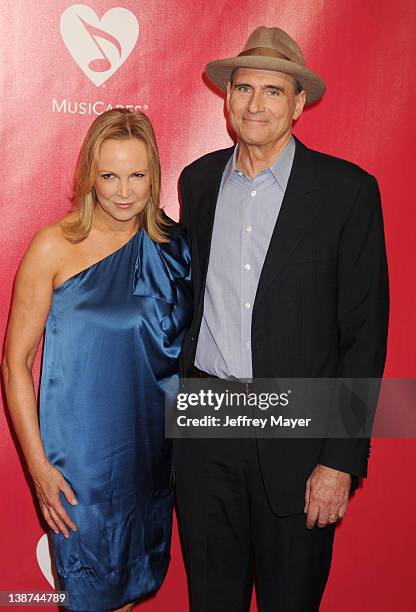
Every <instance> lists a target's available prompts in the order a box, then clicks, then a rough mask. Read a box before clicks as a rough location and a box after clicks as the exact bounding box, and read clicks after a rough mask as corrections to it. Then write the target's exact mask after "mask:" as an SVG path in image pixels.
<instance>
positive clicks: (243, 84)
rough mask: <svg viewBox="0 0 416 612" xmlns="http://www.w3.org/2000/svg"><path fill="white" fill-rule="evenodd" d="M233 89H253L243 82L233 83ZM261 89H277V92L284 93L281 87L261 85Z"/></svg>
mask: <svg viewBox="0 0 416 612" xmlns="http://www.w3.org/2000/svg"><path fill="white" fill-rule="evenodd" d="M233 85H234V87H253V85H251V84H250V83H244V82H243V81H234V83H233ZM262 89H277V90H278V91H282V92H285V91H286V89H285V88H284V87H283V86H282V85H262Z"/></svg>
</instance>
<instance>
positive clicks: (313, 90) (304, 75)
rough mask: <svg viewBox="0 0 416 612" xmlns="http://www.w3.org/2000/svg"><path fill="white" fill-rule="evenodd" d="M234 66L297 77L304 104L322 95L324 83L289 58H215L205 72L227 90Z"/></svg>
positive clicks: (256, 56)
mask: <svg viewBox="0 0 416 612" xmlns="http://www.w3.org/2000/svg"><path fill="white" fill-rule="evenodd" d="M236 68H256V69H258V70H274V71H276V72H284V73H285V74H289V75H291V76H293V77H294V78H295V79H297V80H298V81H299V83H300V85H301V86H302V89H304V90H305V92H306V105H308V104H312V103H313V102H316V101H317V100H319V99H320V98H322V96H323V95H324V93H325V91H326V85H325V83H324V81H323V80H322V79H321V78H320V77H319V76H318V75H317V74H315V73H314V72H312V70H308V68H305V67H304V66H301V65H300V64H295V63H294V62H291V61H289V60H285V59H279V58H275V57H265V56H259V55H246V56H240V57H231V58H229V59H223V60H216V61H214V62H210V63H209V64H207V66H206V68H205V72H206V74H207V76H208V78H209V80H210V81H211V82H212V83H213V84H214V85H216V86H217V87H218V88H219V89H220V90H221V91H223V92H226V91H227V83H228V81H229V80H230V79H231V74H232V72H233V70H235V69H236Z"/></svg>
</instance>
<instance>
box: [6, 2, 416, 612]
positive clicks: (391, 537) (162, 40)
mask: <svg viewBox="0 0 416 612" xmlns="http://www.w3.org/2000/svg"><path fill="white" fill-rule="evenodd" d="M259 25H267V26H279V27H281V28H283V29H284V30H286V31H287V32H289V34H290V35H291V36H293V37H294V38H295V40H297V41H298V43H299V44H300V46H301V48H302V50H303V51H304V54H305V56H306V63H307V65H308V66H309V67H310V68H311V69H312V70H315V71H316V72H317V73H318V74H319V75H320V76H322V77H323V79H324V80H325V81H326V83H327V85H328V90H327V93H326V95H325V96H324V98H323V100H322V101H321V102H320V103H318V104H317V105H315V106H313V107H312V108H310V109H307V110H306V111H305V112H304V114H303V116H302V117H301V119H300V121H299V122H298V125H297V126H296V128H295V133H296V135H297V136H298V137H299V138H300V139H301V140H302V141H303V142H304V143H305V144H306V145H308V146H310V147H312V148H315V149H318V150H321V151H325V152H327V153H330V154H333V155H337V156H339V157H343V158H346V159H348V160H351V161H353V162H355V163H357V164H359V165H361V166H362V167H364V168H365V169H367V170H368V171H369V172H371V173H372V174H374V175H375V176H376V177H377V179H378V181H379V184H380V189H381V194H382V201H383V211H384V217H385V229H386V240H387V248H388V257H389V270H390V283H391V322H390V333H389V347H388V362H387V368H386V375H388V376H392V377H398V378H399V377H412V376H416V357H415V354H416V352H415V348H414V347H415V345H416V331H415V330H416V325H415V323H416V321H415V318H416V314H415V313H416V293H415V286H414V277H415V261H416V255H415V249H414V226H415V223H416V211H415V206H414V197H413V191H412V188H411V185H412V178H411V177H412V176H413V159H414V151H413V150H414V141H415V133H414V132H415V129H414V117H413V116H412V111H413V105H414V99H415V97H414V96H415V93H416V92H415V84H414V80H413V65H414V58H415V57H416V36H415V34H416V32H415V30H416V3H415V2H414V0H398V1H397V2H395V3H392V2H389V1H388V0H366V1H364V2H363V1H362V0H273V1H272V0H212V1H210V2H205V1H204V0H159V1H158V2H154V1H153V0H139V1H137V0H124V1H123V2H118V1H117V0H86V1H85V3H84V2H83V3H74V2H69V1H68V0H36V1H35V0H14V2H2V3H1V5H0V36H1V43H0V44H1V67H0V75H1V105H0V112H1V129H2V139H1V145H2V146H1V148H0V157H1V170H2V180H1V189H0V194H1V213H0V214H1V224H0V257H1V259H0V273H1V302H0V308H1V333H2V335H4V330H5V327H6V323H7V317H8V312H9V305H10V297H11V293H12V286H13V279H14V275H15V272H16V269H17V266H18V263H19V260H20V258H21V256H22V254H23V253H24V250H25V248H26V247H27V245H28V243H29V241H30V238H31V236H32V235H33V233H34V232H35V231H36V230H37V229H38V228H40V227H41V226H43V225H45V224H47V223H51V222H53V221H55V220H57V219H58V218H59V217H62V216H63V215H64V214H66V213H67V212H68V210H69V208H70V196H71V184H72V175H73V170H74V165H75V161H76V158H77V155H78V152H79V148H80V145H81V142H82V139H83V137H84V134H85V132H86V130H87V128H88V126H89V125H90V123H91V122H92V121H93V119H94V118H95V117H96V116H97V115H99V114H100V113H102V112H103V111H104V110H106V109H108V108H114V107H116V106H125V107H128V108H132V109H140V110H143V111H144V112H146V113H147V114H148V115H149V117H150V119H151V121H152V122H153V125H154V127H155V131H156V134H157V138H158V143H159V147H160V154H161V160H162V171H163V191H162V203H163V206H164V207H165V210H166V212H167V213H168V214H169V215H170V216H172V217H174V218H176V219H177V218H178V199H177V181H178V176H179V173H180V171H181V169H182V168H183V167H184V166H185V165H186V164H188V163H189V162H191V161H192V160H193V159H195V158H197V157H199V156H200V155H202V154H204V153H206V152H208V151H211V150H214V149H218V148H222V147H226V146H229V145H230V143H231V142H232V140H231V137H230V135H229V133H228V132H227V127H226V121H225V117H224V101H223V98H222V97H221V96H220V95H219V94H218V92H216V91H214V90H213V89H212V88H211V87H210V85H209V84H208V83H207V81H206V80H205V78H204V75H203V70H204V66H205V64H206V63H207V62H208V61H210V60H212V59H218V58H221V57H230V56H232V55H235V54H237V53H238V52H240V51H241V49H242V47H243V45H244V43H245V41H246V39H247V37H248V35H249V34H250V32H251V31H253V30H254V29H255V28H256V27H257V26H259ZM35 370H36V376H37V377H38V375H39V359H37V362H36V368H35ZM3 403H4V394H3ZM0 432H1V441H0V474H1V504H0V529H1V538H0V542H1V544H0V546H1V552H0V557H1V561H0V591H3V590H15V591H28V590H32V591H33V590H36V591H48V590H51V584H53V577H52V572H51V568H50V559H49V554H48V546H47V541H46V536H45V534H44V529H43V526H42V523H41V521H40V518H39V513H38V512H37V510H36V506H35V504H34V500H33V497H32V493H31V489H30V487H29V486H28V476H27V473H26V471H25V469H24V466H23V464H22V460H21V453H20V451H19V449H18V445H17V443H16V439H15V436H14V434H13V433H12V431H11V427H10V420H9V417H8V415H7V410H3V411H2V412H1V414H0ZM415 467H416V444H415V442H414V440H412V439H401V440H397V439H396V440H387V439H383V440H375V441H374V443H373V447H372V456H371V460H370V467H369V478H368V481H366V482H365V483H364V485H363V487H362V488H361V489H360V490H359V491H358V493H357V494H356V495H355V496H354V499H353V500H352V502H351V505H350V509H349V513H348V515H347V517H346V518H345V520H344V521H343V522H342V524H341V525H340V526H339V527H338V530H337V537H336V544H335V554H334V560H333V566H332V574H331V577H330V581H329V584H328V588H327V591H326V594H325V598H324V602H323V604H322V610H323V611H324V612H329V611H335V610H336V612H347V611H348V612H349V611H350V610H352V609H354V610H360V611H361V610H362V611H363V612H364V611H365V612H390V611H393V610H400V612H411V611H414V610H415V609H416V593H415V586H414V551H415V549H416V536H415V530H414V529H413V514H414V509H415V504H416V494H415V490H414V484H412V483H414V472H415ZM16 609H17V607H16ZM41 609H43V607H41ZM44 609H45V610H47V609H48V610H50V609H57V608H55V607H52V608H51V607H46V606H45V607H44ZM141 609H143V610H146V611H149V612H150V611H155V612H166V611H168V610H169V611H170V612H183V611H186V610H187V609H188V603H187V589H186V579H185V573H184V568H183V563H182V557H181V552H180V545H179V538H178V532H177V528H176V525H175V530H174V536H173V548H172V562H171V566H170V569H169V573H168V577H167V579H166V581H165V583H164V585H163V587H162V589H161V590H160V592H159V593H158V595H157V596H156V597H154V598H152V599H150V600H149V601H147V602H145V603H144V604H142V606H141ZM255 609H256V607H255V603H254V601H253V610H255Z"/></svg>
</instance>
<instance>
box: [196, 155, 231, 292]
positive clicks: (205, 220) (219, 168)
mask: <svg viewBox="0 0 416 612" xmlns="http://www.w3.org/2000/svg"><path fill="white" fill-rule="evenodd" d="M233 150H234V147H231V148H230V149H225V150H223V151H221V152H220V153H221V155H218V156H217V157H216V158H214V160H213V161H212V163H211V166H210V168H209V170H208V172H207V173H206V174H205V175H204V177H203V181H201V185H200V195H199V198H198V212H197V227H196V230H197V235H198V237H197V244H198V253H199V265H200V271H201V289H202V288H205V278H206V274H207V270H208V261H209V253H210V248H211V239H212V231H213V228H214V218H215V209H216V206H217V199H218V192H219V189H220V185H221V179H222V175H223V173H224V170H225V167H226V165H227V162H228V160H229V159H230V157H231V155H232V153H233Z"/></svg>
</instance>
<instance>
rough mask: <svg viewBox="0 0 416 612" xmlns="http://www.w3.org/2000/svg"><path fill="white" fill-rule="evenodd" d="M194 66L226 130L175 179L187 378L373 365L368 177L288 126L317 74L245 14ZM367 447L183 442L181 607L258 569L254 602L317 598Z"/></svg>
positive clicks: (269, 607) (384, 308)
mask: <svg viewBox="0 0 416 612" xmlns="http://www.w3.org/2000/svg"><path fill="white" fill-rule="evenodd" d="M206 74H207V76H208V78H209V79H210V80H211V81H212V82H213V83H214V84H215V85H216V86H217V87H219V88H220V89H221V90H222V91H224V92H225V93H226V107H227V111H228V117H229V121H230V124H231V127H232V129H233V130H234V132H235V135H236V140H237V145H236V146H235V147H232V148H230V149H225V150H221V151H215V152H213V153H209V154H208V155H205V156H203V157H201V158H200V159H198V160H196V161H195V162H193V163H192V164H190V165H189V166H188V167H186V168H185V169H184V170H183V172H182V174H181V177H180V193H181V200H182V222H183V224H184V226H185V227H186V228H187V230H188V232H189V236H190V239H191V243H192V257H193V263H192V266H193V267H192V269H193V281H194V296H195V314H194V319H193V322H192V325H191V327H190V330H189V333H188V334H187V336H186V339H185V342H184V349H183V374H184V376H185V377H198V378H204V377H217V378H219V379H224V380H228V381H230V380H254V379H259V378H278V377H293V378H296V377H305V378H306V377H310V378H314V377H316V378H320V377H328V378H332V377H340V378H344V377H345V378H346V377H358V378H361V377H380V376H381V375H382V372H383V368H384V362H385V354H386V337H387V324H388V277H387V264H386V254H385V244H384V233H383V221H382V214H381V205H380V196H379V191H378V186H377V182H376V180H375V179H374V177H372V176H371V175H369V174H368V173H367V172H365V171H364V170H362V169H361V168H359V167H358V166H356V165H354V164H352V163H349V162H346V161H344V160H341V159H337V158H334V157H330V156H328V155H324V154H322V153H318V152H316V151H313V150H311V149H308V148H307V147H306V146H304V145H303V144H302V143H301V142H300V141H299V140H298V139H296V138H295V137H294V136H293V135H292V124H293V122H294V121H296V120H297V119H299V117H300V115H301V113H302V111H303V108H304V106H305V105H308V104H311V103H313V102H315V101H317V100H319V98H321V96H322V95H323V94H324V91H325V89H326V87H325V84H324V83H323V81H322V80H321V79H320V78H319V77H318V76H317V75H316V74H314V73H313V72H312V71H311V70H309V69H307V68H306V67H305V62H304V58H303V55H302V53H301V51H300V49H299V47H298V45H297V44H296V42H295V41H294V40H293V39H292V38H291V37H290V36H289V35H288V34H287V33H285V32H283V31H282V30H280V29H279V28H266V27H260V28H257V30H255V31H254V32H253V33H252V34H251V36H250V37H249V39H248V41H247V43H246V45H245V47H244V49H243V51H242V52H241V53H240V54H239V55H238V56H237V57H234V58H230V59H225V60H219V61H213V62H211V63H209V64H208V66H207V68H206ZM234 384H237V385H238V383H234ZM368 455H369V443H368V440H365V439H348V438H342V439H335V438H332V439H331V438H326V439H325V438H320V439H317V438H311V439H256V438H249V439H229V440H224V439H204V440H192V439H187V440H183V441H182V443H181V444H180V445H179V447H178V452H177V458H176V483H177V507H178V514H179V519H180V525H181V532H182V543H183V551H184V558H185V564H186V568H187V573H188V580H189V590H190V600H191V610H192V611H193V612H214V611H215V612H243V611H246V610H248V609H249V605H250V599H251V594H252V586H253V583H254V582H255V584H256V592H257V600H258V605H259V609H260V610H261V611H262V612H272V611H273V612H275V611H279V612H280V611H281V612H313V611H316V610H318V609H319V604H320V601H321V598H322V595H323V591H324V588H325V584H326V581H327V577H328V573H329V567H330V562H331V554H332V544H333V537H334V531H335V525H336V522H337V520H338V519H339V518H341V517H343V516H344V515H345V513H346V510H347V505H348V499H349V495H350V491H351V489H352V488H354V486H356V485H357V481H358V477H364V476H366V472H367V460H368ZM305 515H306V516H305Z"/></svg>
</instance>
